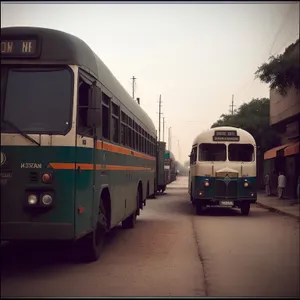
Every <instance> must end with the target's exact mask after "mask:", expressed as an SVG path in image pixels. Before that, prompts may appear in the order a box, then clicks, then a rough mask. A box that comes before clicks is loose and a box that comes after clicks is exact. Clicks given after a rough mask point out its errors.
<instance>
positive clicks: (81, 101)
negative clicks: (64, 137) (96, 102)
mask: <svg viewBox="0 0 300 300" xmlns="http://www.w3.org/2000/svg"><path fill="white" fill-rule="evenodd" d="M89 89H90V86H89V85H88V84H86V83H85V82H84V81H81V82H80V85H79V92H78V118H77V132H78V134H80V135H82V136H92V128H89V127H88V123H87V117H88V105H89Z"/></svg>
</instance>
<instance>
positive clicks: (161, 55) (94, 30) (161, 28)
mask: <svg viewBox="0 0 300 300" xmlns="http://www.w3.org/2000/svg"><path fill="white" fill-rule="evenodd" d="M18 3H22V2H18ZM36 3H37V2H36ZM69 3H70V2H69ZM7 26H38V27H49V28H53V29H59V30H62V31H65V32H68V33H71V34H73V35H76V36H78V37H79V38H81V39H82V40H84V41H85V42H86V43H87V44H88V45H89V46H90V47H91V48H92V49H93V50H94V51H95V52H96V53H97V54H98V56H99V57H100V58H101V60H102V61H103V62H104V63H105V64H106V65H107V66H108V68H109V69H110V70H111V71H112V73H113V74H114V75H115V76H116V78H117V79H118V80H119V81H120V83H121V84H122V85H123V86H124V88H125V89H126V90H127V91H128V92H129V93H130V94H131V93H132V81H131V80H130V78H131V77H132V76H133V75H134V76H135V77H136V78H137V81H136V96H137V97H140V98H141V106H142V107H143V108H144V109H145V110H146V112H147V113H148V114H149V115H150V117H151V118H152V120H153V122H154V123H155V125H156V126H157V127H158V99H159V95H160V94H161V95H162V101H163V107H162V112H163V115H164V116H165V120H166V130H165V140H166V141H167V139H168V137H167V132H168V127H172V152H173V153H174V155H175V157H176V158H177V159H180V161H181V162H183V161H185V160H187V159H188V154H189V152H190V148H191V145H192V142H193V139H194V137H195V136H196V135H197V134H198V133H199V132H202V131H203V130H206V129H208V128H210V126H211V125H212V124H213V123H214V122H215V121H216V120H217V119H218V118H219V116H220V115H221V114H222V113H227V112H228V110H229V105H230V103H231V98H232V94H234V101H235V105H237V107H238V106H239V105H241V104H243V103H245V102H249V101H250V100H251V99H252V98H257V97H268V96H269V89H268V86H267V85H266V84H263V83H260V82H259V80H254V75H253V73H254V72H255V71H256V70H257V67H258V65H260V64H261V63H263V62H265V61H267V59H268V57H269V56H270V55H272V54H278V53H281V52H282V51H283V50H284V49H285V47H286V46H288V45H289V44H290V43H292V42H294V41H295V40H296V39H297V38H298V37H299V2H290V3H289V2H282V3H279V2H278V3H267V4H259V3H256V4H251V3H246V2H245V3H244V4H213V3H212V2H211V3H210V4H206V3H200V2H199V3H196V2H193V3H192V4H189V3H184V2H182V3H176V4H158V3H155V4H154V3H153V4H151V2H149V3H145V2H143V3H136V4H133V3H128V4H126V3H125V4H119V3H113V2H111V3H110V4H105V3H103V2H102V3H101V2H98V3H94V4H86V3H84V2H82V4H80V3H78V2H77V3H76V4H71V3H70V4H59V3H57V2H56V4H48V3H47V4H44V3H43V4H42V3H41V4H39V3H37V4H25V2H23V3H22V4H13V3H11V2H10V3H8V2H6V3H3V2H2V3H1V27H7ZM178 140H179V148H180V150H179V148H178Z"/></svg>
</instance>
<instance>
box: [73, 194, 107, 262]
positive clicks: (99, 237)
mask: <svg viewBox="0 0 300 300" xmlns="http://www.w3.org/2000/svg"><path fill="white" fill-rule="evenodd" d="M100 217H101V220H99V218H100ZM106 232H107V220H106V217H105V211H104V208H103V200H102V199H101V203H100V207H99V216H98V220H97V224H96V228H95V229H93V231H92V232H91V233H89V234H88V235H86V236H85V237H83V238H82V239H80V240H79V241H78V242H79V245H78V248H79V249H78V250H79V251H78V252H79V253H78V256H79V259H80V260H81V261H83V262H86V263H90V262H95V261H97V260H98V259H99V257H100V255H101V253H102V250H103V246H104V241H105V236H106Z"/></svg>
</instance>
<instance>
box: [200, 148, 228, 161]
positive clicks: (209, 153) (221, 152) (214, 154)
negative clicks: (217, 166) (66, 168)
mask: <svg viewBox="0 0 300 300" xmlns="http://www.w3.org/2000/svg"><path fill="white" fill-rule="evenodd" d="M225 160H226V145H225V144H200V145H199V161H225Z"/></svg>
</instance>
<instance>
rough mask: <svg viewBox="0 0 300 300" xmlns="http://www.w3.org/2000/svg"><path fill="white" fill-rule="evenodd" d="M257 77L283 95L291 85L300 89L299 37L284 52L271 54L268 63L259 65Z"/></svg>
mask: <svg viewBox="0 0 300 300" xmlns="http://www.w3.org/2000/svg"><path fill="white" fill-rule="evenodd" d="M255 78H259V79H260V80H261V81H262V82H265V83H267V84H269V85H270V89H276V90H278V91H279V93H280V94H281V95H283V96H284V95H286V92H287V90H288V89H289V88H291V87H295V88H296V89H298V90H300V58H299V39H298V40H297V41H296V42H295V43H293V44H291V45H290V46H288V47H287V48H286V49H285V52H284V53H283V54H280V55H277V56H276V57H274V56H271V57H270V58H269V62H268V63H264V64H262V65H261V66H260V67H258V70H257V71H256V72H255Z"/></svg>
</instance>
